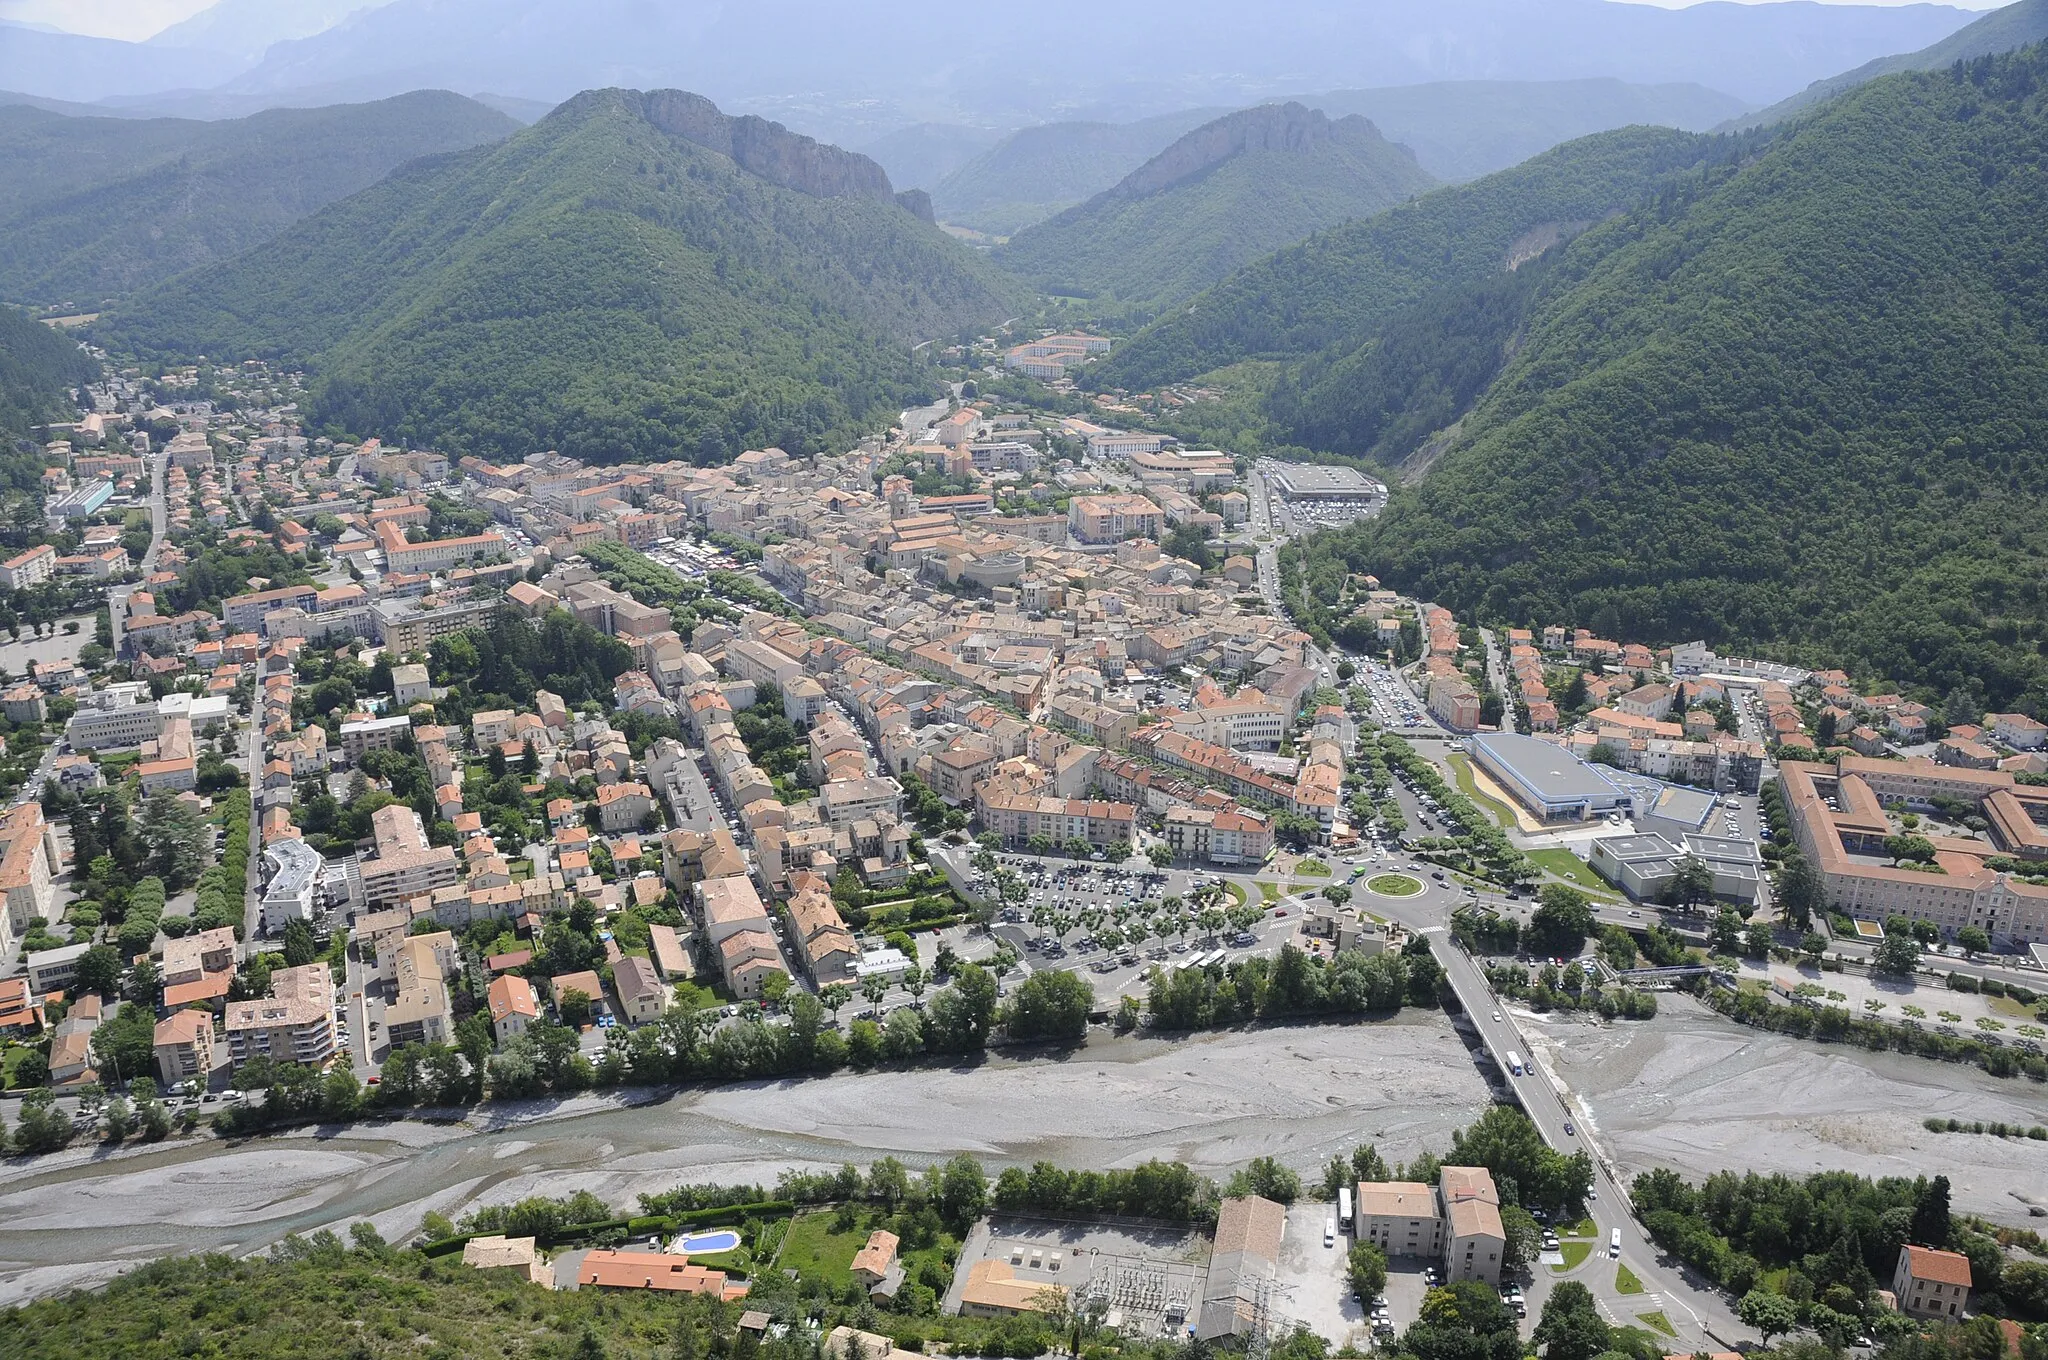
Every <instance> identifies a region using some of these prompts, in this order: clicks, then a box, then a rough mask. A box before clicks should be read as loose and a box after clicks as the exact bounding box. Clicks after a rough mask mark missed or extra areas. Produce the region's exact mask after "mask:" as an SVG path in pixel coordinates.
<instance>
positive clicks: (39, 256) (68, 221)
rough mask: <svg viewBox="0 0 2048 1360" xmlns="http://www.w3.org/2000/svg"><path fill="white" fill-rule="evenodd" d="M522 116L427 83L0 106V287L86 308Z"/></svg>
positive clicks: (211, 257) (236, 248) (226, 250)
mask: <svg viewBox="0 0 2048 1360" xmlns="http://www.w3.org/2000/svg"><path fill="white" fill-rule="evenodd" d="M517 127H518V124H516V123H515V122H513V121H512V120H511V119H510V118H507V117H506V116H505V115H504V114H502V113H498V112H495V111H493V110H491V109H487V108H485V107H484V106H483V105H481V104H478V103H475V102H473V101H471V100H468V99H464V98H461V97H460V96H458V95H452V94H448V93H446V92H443V91H429V90H422V91H418V92H415V93H413V94H408V95H402V96H400V97H398V98H396V99H387V100H382V101H380V102H378V103H375V104H353V105H350V104H344V105H337V106H334V107H331V108H324V109H273V110H270V111H268V112H265V113H259V114H255V115H253V116H251V117H249V118H244V119H236V120H229V121H224V122H212V123H206V122H195V121H191V120H186V119H171V118H166V119H151V120H140V121H139V120H128V119H114V118H76V117H66V116H64V115H61V114H57V113H51V112H46V111H44V110H41V109H36V108H30V107H26V106H21V105H16V106H13V107H0V297H4V298H8V299H11V300H14V301H23V302H35V303H40V304H66V305H72V306H77V307H81V308H91V307H95V306H97V305H99V304H100V303H101V302H103V301H105V300H106V299H108V298H110V297H114V296H118V295H123V294H128V293H132V292H134V291H135V290H136V289H138V288H141V287H145V286H147V285H149V284H152V283H155V282H158V281H161V280H163V279H167V278H169V277H170V276H171V275H173V274H176V273H179V272H180V271H182V270H186V269H190V268H193V267H195V266H197V265H203V264H208V263H211V262H213V261H216V260H223V259H226V258H228V257H230V256H233V255H236V254H239V253H241V252H242V251H244V250H247V249H249V248H250V247H252V246H255V245H258V244H261V243H262V242H264V241H268V240H270V239H271V238H272V237H273V236H275V235H276V234H277V233H278V232H279V231H281V230H283V229H284V228H285V227H286V226H288V225H290V224H291V223H293V222H296V221H298V220H300V219H301V218H303V217H305V216H307V215H308V214H310V213H312V212H314V211H315V210H317V209H319V208H321V207H323V206H325V205H326V204H328V203H331V202H333V201H335V200H336V199H339V198H343V197H346V196H347V195H349V194H352V193H355V192H356V191H358V190H360V189H365V188H368V187H369V186H370V185H372V184H374V183H376V182H377V181H378V180H380V179H382V178H383V177H384V176H385V175H386V174H388V173H390V172H391V171H392V170H393V169H395V168H396V167H398V166H400V165H402V164H404V163H405V162H407V161H409V160H412V159H414V158H415V157H418V156H425V155H433V154H437V153H439V152H444V151H455V150H461V149H463V148H466V147H472V146H478V145H481V144H483V143H487V142H495V141H500V140H502V139H503V138H505V137H507V136H510V135H511V134H512V132H514V131H515V130H516V129H517Z"/></svg>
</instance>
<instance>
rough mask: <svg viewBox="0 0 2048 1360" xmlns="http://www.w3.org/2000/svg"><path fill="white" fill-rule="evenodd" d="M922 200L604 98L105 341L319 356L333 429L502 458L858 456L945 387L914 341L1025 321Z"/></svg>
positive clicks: (674, 116) (280, 250)
mask: <svg viewBox="0 0 2048 1360" xmlns="http://www.w3.org/2000/svg"><path fill="white" fill-rule="evenodd" d="M906 199H907V200H909V201H908V202H905V201H904V200H906ZM916 205H917V196H916V195H904V196H901V197H899V196H898V195H897V194H896V193H895V192H894V190H893V188H892V187H891V185H890V184H889V181H888V177H887V176H886V175H885V174H884V173H883V172H882V171H881V169H880V167H879V166H877V165H875V163H874V162H873V161H871V160H869V159H867V158H866V157H864V156H859V155H856V154H854V153H851V152H847V151H844V150H841V149H840V148H838V147H833V146H829V145H826V144H824V143H819V142H816V141H813V140H812V139H810V138H807V137H803V136H800V135H799V134H795V133H792V132H790V131H789V130H788V129H786V128H783V127H781V126H780V125H778V124H774V123H771V122H768V121H766V120H762V119H756V118H747V117H738V118H731V117H727V116H726V115H725V114H723V113H722V112H720V111H719V110H718V108H717V107H716V105H713V104H711V103H710V102H709V101H707V100H704V99H702V98H701V97H698V96H694V95H690V94H686V93H683V92H680V91H653V92H648V93H642V92H640V91H635V90H593V91H588V92H586V93H584V94H581V95H578V96H576V97H575V98H574V99H571V100H569V101H568V102H567V103H565V104H563V105H562V106H561V107H559V108H557V109H556V110H555V111H554V112H552V113H550V114H549V115H548V116H547V117H546V118H544V119H542V120H541V121H540V122H538V123H536V124H535V125H534V126H532V127H530V128H525V129H522V130H520V131H518V132H516V133H515V134H514V135H512V136H511V137H509V138H507V139H506V140H504V141H503V142H500V143H497V144H495V145H493V146H488V147H481V148H477V149H474V150H471V151H465V152H457V153H453V154H451V155H446V156H441V157H434V158H427V159H422V160H418V161H414V162H412V163H411V164H409V165H406V166H403V167H401V168H400V169H399V170H398V171H396V172H395V173H394V174H392V175H391V176H390V177H389V178H387V179H385V180H384V181H383V182H381V183H379V184H376V185H374V186H372V187H371V188H369V189H367V190H365V191H364V192H362V193H359V194H356V195H354V196H353V197H351V198H348V199H345V200H343V201H341V202H339V203H335V204H333V205H331V206H330V207H328V208H327V209H325V210H324V211H322V212H320V213H318V214H316V215H315V216H313V217H312V218H310V219H308V220H307V221H305V222H302V223H299V224H298V225H297V226H295V227H294V228H292V229H291V230H290V231H288V232H286V233H285V234H284V235H283V236H281V237H279V238H278V239H276V240H274V241H272V242H270V243H269V244H267V245H264V246H261V247H259V248H257V249H255V250H253V251H250V252H249V253H247V254H245V255H243V256H241V257H239V258H237V259H234V260H230V261H227V262H225V263H222V264H218V265H214V266H212V267H209V268H207V269H203V270H198V271H194V272H192V273H190V274H186V275H183V276H181V277H179V278H177V279H174V280H171V281H170V282H168V283H166V284H164V285H162V286H160V287H158V288H156V289H154V290H152V291H150V292H148V293H146V294H144V295H143V296H141V297H139V298H137V299H136V300H135V301H134V302H133V303H132V304H130V305H127V306H125V307H122V308H119V309H117V310H115V311H114V312H113V313H112V314H110V315H109V316H107V317H106V318H104V319H103V320H102V321H101V322H99V323H97V329H96V333H97V334H99V335H100V336H101V337H102V338H104V340H105V341H106V342H107V343H109V344H111V345H115V346H117V347H120V348H123V349H126V350H129V351H130V352H135V353H142V354H151V355H156V354H188V355H189V354H191V353H194V352H203V353H206V354H209V355H214V356H225V355H234V356H238V357H258V356H263V357H271V358H276V359H280V360H283V361H287V362H292V363H301V364H305V365H308V366H309V367H310V368H311V370H312V371H313V373H314V374H315V377H316V389H315V393H314V396H313V400H312V402H311V403H310V405H311V413H310V414H311V417H312V418H313V420H314V421H315V422H316V423H323V422H324V423H328V424H331V425H333V426H334V427H336V428H342V429H347V430H350V431H354V432H357V433H361V434H377V435H381V436H383V437H385V438H387V439H406V440H411V441H415V442H419V443H430V444H432V445H434V446H436V447H440V448H445V449H448V450H451V451H459V452H475V453H479V454H483V455H486V456H490V457H494V458H507V457H523V456H525V455H526V454H528V453H532V452H536V451H540V450H544V449H550V448H552V449H559V450H561V451H562V452H565V453H571V454H574V455H575V456H577V457H581V458H586V459H589V460H591V461H595V462H617V461H620V460H623V459H627V458H646V459H657V460H658V459H663V458H685V459H690V460H694V461H697V462H702V463H716V462H721V461H723V460H725V459H726V458H729V457H731V456H733V455H735V454H737V453H738V452H740V451H741V450H742V449H744V448H747V447H759V446H761V445H762V444H764V443H765V444H778V445H780V446H781V447H783V448H786V449H790V450H792V451H802V452H810V451H816V450H819V449H823V448H828V447H840V448H844V447H847V446H849V445H851V444H852V443H854V442H857V441H858V440H859V439H860V438H861V437H862V435H864V434H866V433H868V432H870V431H872V430H873V429H874V428H876V427H877V425H878V423H879V422H881V421H883V420H885V419H887V418H889V417H890V416H893V415H894V413H895V412H896V411H898V410H901V409H902V407H903V405H906V404H909V403H910V402H912V401H913V400H916V399H922V398H924V397H926V396H927V395H928V387H927V385H926V383H927V380H926V379H925V378H924V377H923V375H922V372H921V370H920V368H919V366H918V364H917V362H916V361H915V360H914V358H913V357H912V346H913V344H915V343H916V342H918V341H921V340H927V339H930V338H932V337H933V336H935V335H951V334H954V333H957V332H958V331H960V330H962V329H964V328H967V327H972V326H980V325H986V324H988V323H989V322H991V321H995V320H1000V319H1001V318H1002V317H1004V316H1009V315H1013V314H1014V312H1015V309H1016V308H1017V307H1018V306H1019V305H1020V294H1019V290H1018V289H1017V288H1016V287H1015V285H1014V284H1013V283H1011V281H1009V280H1008V279H1006V278H1005V277H1004V276H1003V275H1002V274H1001V273H999V272H998V271H997V270H996V269H995V268H994V267H993V266H992V265H991V264H990V263H989V262H988V261H987V260H986V259H985V258H983V257H982V256H980V255H979V254H977V253H976V252H974V251H972V250H970V249H968V248H967V247H965V246H962V245H960V244H958V243H957V242H955V241H952V240H951V239H949V238H948V237H947V236H946V235H945V234H944V233H942V232H940V231H938V230H937V229H936V228H935V227H933V226H931V225H930V224H929V223H928V222H925V221H921V220H920V219H919V217H918V215H917V214H916V211H915V209H916Z"/></svg>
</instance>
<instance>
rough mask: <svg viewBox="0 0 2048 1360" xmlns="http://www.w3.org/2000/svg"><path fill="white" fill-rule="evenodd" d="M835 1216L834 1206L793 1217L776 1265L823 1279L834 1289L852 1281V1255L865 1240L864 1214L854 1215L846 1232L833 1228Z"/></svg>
mask: <svg viewBox="0 0 2048 1360" xmlns="http://www.w3.org/2000/svg"><path fill="white" fill-rule="evenodd" d="M838 1219H839V1211H838V1210H836V1209H820V1210H818V1211H817V1212H816V1213H809V1214H802V1215H799V1216H798V1217H796V1218H794V1219H792V1220H791V1221H790V1224H789V1231H788V1233H787V1234H785V1235H784V1237H783V1240H782V1257H781V1259H780V1260H779V1261H778V1262H777V1264H778V1265H780V1266H782V1267H783V1268H784V1269H786V1270H794V1271H795V1272H797V1274H799V1275H802V1276H804V1277H806V1278H809V1279H816V1280H823V1281H824V1282H825V1283H827V1284H829V1285H830V1286H832V1288H833V1289H835V1290H841V1289H845V1288H846V1287H847V1286H848V1285H850V1284H852V1283H853V1258H854V1255H855V1254H856V1253H857V1252H859V1251H860V1249H861V1248H862V1247H864V1246H866V1245H867V1241H868V1233H869V1231H870V1229H869V1228H867V1227H866V1226H864V1225H865V1223H866V1221H867V1215H865V1214H861V1215H857V1216H856V1218H855V1220H854V1223H855V1226H854V1227H852V1228H850V1229H848V1230H847V1231H845V1232H839V1231H836V1230H835V1228H834V1225H835V1224H836V1223H837V1221H838Z"/></svg>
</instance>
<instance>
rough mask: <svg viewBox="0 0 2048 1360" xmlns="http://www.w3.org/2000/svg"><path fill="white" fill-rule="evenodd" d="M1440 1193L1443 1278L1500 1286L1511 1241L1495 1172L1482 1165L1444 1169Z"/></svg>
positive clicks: (1438, 1181)
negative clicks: (1502, 1222) (1506, 1227)
mask: <svg viewBox="0 0 2048 1360" xmlns="http://www.w3.org/2000/svg"><path fill="white" fill-rule="evenodd" d="M1437 1194H1438V1196H1439V1197H1440V1198H1441V1199H1442V1200H1443V1218H1444V1278H1445V1279H1446V1280H1448V1281H1450V1282H1451V1283H1453V1284H1455V1283H1457V1282H1458V1281H1459V1280H1479V1281H1482V1282H1484V1283H1486V1284H1491V1285H1498V1284H1499V1283H1500V1271H1501V1264H1502V1262H1503V1260H1504V1259H1505V1258H1506V1256H1507V1245H1508V1238H1507V1232H1506V1230H1505V1229H1504V1228H1503V1227H1502V1226H1501V1221H1500V1192H1499V1191H1498V1190H1496V1189H1495V1188H1494V1184H1493V1173H1492V1172H1490V1171H1488V1170H1487V1169H1486V1168H1485V1167H1483V1166H1447V1167H1443V1168H1441V1169H1440V1171H1439V1173H1438V1176H1437Z"/></svg>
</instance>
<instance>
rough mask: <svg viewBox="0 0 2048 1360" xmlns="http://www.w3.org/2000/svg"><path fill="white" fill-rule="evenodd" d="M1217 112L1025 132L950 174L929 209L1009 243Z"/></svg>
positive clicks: (1043, 126)
mask: <svg viewBox="0 0 2048 1360" xmlns="http://www.w3.org/2000/svg"><path fill="white" fill-rule="evenodd" d="M1223 112H1225V111H1224V110H1222V109H1185V110H1182V111H1181V112H1179V113H1167V114H1161V115H1160V116H1158V117H1157V118H1145V119H1141V120H1139V121H1138V122H1135V123H1045V124H1041V125H1040V126H1038V127H1028V128H1024V129H1022V130H1021V131H1018V132H1013V133H1011V134H1010V135H1009V136H1007V137H1005V138H1003V140H1002V141H1000V142H998V143H996V144H995V145H994V146H992V147H990V148H989V149H988V150H987V151H985V152H983V153H982V154H980V155H979V156H976V157H975V158H974V159H973V160H970V161H968V162H967V163H966V164H965V165H963V166H961V167H960V168H959V169H957V170H955V171H953V172H952V173H950V174H948V175H947V176H946V177H945V179H944V180H942V181H941V182H940V183H939V184H938V186H937V187H936V188H934V189H933V190H932V206H933V207H934V208H935V209H937V210H938V214H939V218H940V220H942V221H946V222H952V223H956V224H958V225H960V226H963V227H972V228H973V229H974V230H976V231H982V232H987V233H989V234H990V235H993V236H1008V235H1010V234H1011V233H1013V232H1018V231H1022V230H1023V229H1024V228H1026V227H1028V226H1030V225H1031V224H1032V223H1034V222H1043V221H1044V220H1045V219H1046V218H1048V217H1051V216H1053V215H1055V214H1056V213H1060V212H1063V211H1065V210H1066V209H1068V208H1071V207H1073V206H1074V205H1075V204H1077V203H1080V202H1082V201H1083V200H1085V199H1090V198H1093V197H1094V196H1095V195H1097V194H1099V193H1101V192H1102V191H1103V190H1104V189H1107V188H1109V187H1110V186H1111V185H1113V184H1115V183H1116V182H1117V181H1118V180H1120V179H1122V178H1123V177H1124V176H1125V175H1128V174H1130V173H1131V171H1133V170H1135V169H1137V168H1138V167H1139V166H1141V165H1143V164H1144V163H1145V162H1146V161H1149V160H1151V159H1152V158H1153V157H1154V156H1156V155H1158V154H1159V153H1160V152H1162V151H1164V150H1165V149H1166V148H1167V147H1169V146H1172V145H1173V144H1174V142H1176V141H1178V140H1179V139H1180V138H1182V137H1184V136H1186V135H1187V134H1188V133H1190V132H1192V131H1194V130H1195V129H1196V128H1198V127H1200V126H1201V125H1202V124H1204V123H1206V122H1209V121H1210V120H1211V119H1213V118H1215V117H1217V116H1218V115H1219V114H1221V113H1223Z"/></svg>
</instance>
